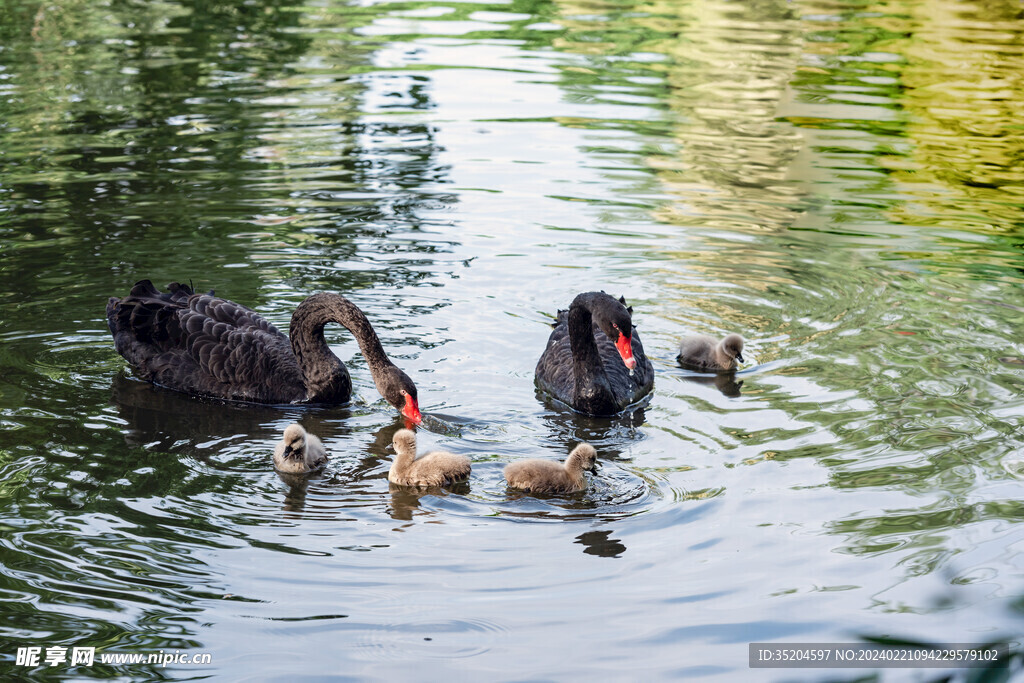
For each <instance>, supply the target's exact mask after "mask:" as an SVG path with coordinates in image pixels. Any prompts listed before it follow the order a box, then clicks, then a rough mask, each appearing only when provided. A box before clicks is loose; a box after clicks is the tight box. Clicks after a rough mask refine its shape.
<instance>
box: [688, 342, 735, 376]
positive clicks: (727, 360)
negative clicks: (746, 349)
mask: <svg viewBox="0 0 1024 683" xmlns="http://www.w3.org/2000/svg"><path fill="white" fill-rule="evenodd" d="M676 360H678V361H679V363H680V364H681V365H685V366H687V367H690V368H693V369H695V370H706V371H710V372H729V371H730V370H735V369H736V368H737V361H739V362H740V363H742V362H743V337H741V336H740V335H738V334H730V335H726V337H725V338H724V339H722V341H716V340H715V339H714V337H708V336H707V335H703V334H698V335H695V336H693V337H686V338H685V339H683V340H682V341H681V342H679V355H678V356H677V357H676Z"/></svg>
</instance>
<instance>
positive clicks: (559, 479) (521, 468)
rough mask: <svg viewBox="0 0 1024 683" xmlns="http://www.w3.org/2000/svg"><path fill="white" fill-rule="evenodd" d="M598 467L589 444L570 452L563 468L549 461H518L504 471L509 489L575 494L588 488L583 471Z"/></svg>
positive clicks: (561, 465)
mask: <svg viewBox="0 0 1024 683" xmlns="http://www.w3.org/2000/svg"><path fill="white" fill-rule="evenodd" d="M595 467H597V451H595V450H594V447H593V446H591V445H590V444H589V443H581V444H580V445H579V446H577V447H576V448H574V449H573V451H572V453H570V454H569V457H568V458H566V460H565V464H562V463H560V462H552V461H550V460H521V461H519V462H514V463H512V464H511V465H507V466H506V467H505V480H506V481H508V485H509V486H511V487H512V488H516V489H522V490H524V491H528V492H530V493H576V492H577V491H582V490H583V489H585V488H586V487H587V482H586V480H585V479H584V477H583V471H584V470H589V471H593V470H594V468H595Z"/></svg>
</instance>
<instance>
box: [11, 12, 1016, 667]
mask: <svg viewBox="0 0 1024 683" xmlns="http://www.w3.org/2000/svg"><path fill="white" fill-rule="evenodd" d="M0 34H2V37H3V39H2V41H0V339H2V344H0V425H2V431H0V529H2V532H0V601H2V605H3V607H2V609H0V672H6V673H4V674H3V675H4V677H5V678H8V679H9V678H10V677H11V676H12V675H16V676H28V675H29V669H27V668H25V667H23V666H22V667H19V666H18V665H17V663H16V661H15V652H16V650H17V648H19V647H28V646H36V647H42V648H44V654H45V653H46V652H45V649H46V648H49V647H56V646H64V647H68V648H73V647H79V646H91V647H96V648H98V652H121V653H151V652H175V651H180V652H183V653H188V654H197V653H210V655H211V658H212V663H210V664H206V665H199V666H187V665H184V664H178V665H172V666H168V667H166V668H161V667H158V666H154V665H147V664H100V663H99V661H98V657H97V661H96V663H95V664H94V665H93V666H86V665H82V664H80V665H76V666H71V665H70V664H60V665H57V666H54V667H50V668H48V670H47V672H46V673H44V672H43V669H38V670H36V675H40V676H43V675H49V676H54V677H61V676H75V677H78V678H88V677H101V676H102V677H116V676H120V677H125V678H135V677H137V678H175V679H186V678H203V677H209V676H218V677H224V678H227V679H230V680H245V679H248V680H275V679H276V680H292V679H294V678H295V677H298V676H329V675H330V676H338V677H350V678H352V679H359V680H399V679H412V678H427V679H431V680H442V679H444V678H446V677H456V678H459V679H473V680H538V679H545V680H584V679H594V678H595V677H598V678H599V680H629V679H636V678H638V677H641V676H643V677H648V678H653V679H669V678H694V679H707V680H722V681H741V680H752V679H753V680H758V679H760V680H777V679H779V678H787V679H788V680H823V679H824V678H825V677H830V680H836V679H838V680H853V679H854V678H855V677H857V676H858V675H862V674H857V672H852V671H851V672H839V671H832V672H825V671H820V670H819V671H808V670H804V671H798V670H788V671H778V670H776V671H767V670H751V669H749V668H748V660H747V647H748V643H750V642H755V641H756V642H760V641H776V642H844V643H855V642H859V641H860V640H861V639H862V638H865V637H871V636H890V637H896V638H912V639H927V640H933V641H945V642H968V643H975V642H987V641H990V640H994V639H997V638H1002V637H1008V638H1017V637H1018V636H1019V635H1020V634H1021V633H1024V619H1022V618H1021V612H1020V599H1019V596H1020V595H1021V593H1022V587H1024V581H1022V579H1021V574H1022V571H1024V502H1022V499H1024V484H1022V482H1021V477H1022V476H1024V431H1022V426H1024V390H1022V389H1024V338H1022V334H1021V330H1022V327H1024V213H1022V211H1021V208H1022V205H1024V128H1022V124H1021V121H1022V120H1024V81H1022V76H1021V74H1024V16H1022V13H1021V6H1020V4H1019V3H1018V2H1016V1H1010V0H993V1H991V2H984V3H962V2H953V1H951V0H929V1H927V2H926V1H924V0H905V1H902V2H879V3H867V2H859V1H857V2H824V1H820V2H819V1H817V0H806V1H805V0H796V1H794V2H782V1H775V0H763V1H758V2H742V3H741V2H720V1H716V0H708V1H695V2H669V1H659V0H649V1H647V2H642V1H639V0H512V1H510V2H505V3H501V2H491V3H482V2H462V1H451V0H438V1H437V2H372V1H370V0H362V1H358V2H356V1H353V2H348V3H343V2H332V1H330V0H317V1H316V2H310V3H306V4H299V5H294V4H289V3H281V2H276V1H274V0H266V1H263V0H252V1H250V2H245V3H221V2H208V1H204V2H196V1H194V0H167V1H164V2H154V3H130V2H121V1H119V0H106V1H101V2H95V1H93V0H88V1H86V0H57V1H56V2H53V3H30V2H27V0H14V2H10V3H7V4H5V5H4V7H3V8H2V9H0ZM143 278H149V279H152V280H153V281H154V282H155V283H157V284H158V285H160V286H163V285H165V284H167V283H169V282H172V281H182V282H189V281H191V282H192V283H194V285H195V286H196V288H197V289H203V290H206V289H215V290H216V291H217V293H218V294H219V295H221V296H224V297H227V298H229V299H232V300H235V301H238V302H240V303H243V304H245V305H247V306H250V307H252V308H255V309H256V310H258V311H260V312H262V313H263V314H264V315H265V316H266V317H267V318H268V319H270V320H271V321H272V322H273V323H275V324H276V325H278V326H279V327H280V328H281V329H282V330H286V329H287V327H288V321H289V318H290V315H291V311H292V310H293V309H294V307H295V306H296V305H297V304H298V303H299V302H300V301H301V300H302V299H303V298H304V297H306V296H307V295H309V294H311V293H313V292H317V291H337V292H341V293H343V294H344V295H346V296H348V297H349V298H351V299H352V300H353V301H354V302H356V303H357V304H358V305H359V306H360V307H361V308H362V309H363V310H364V311H365V312H366V314H367V316H368V317H369V319H370V320H371V321H372V322H373V324H374V325H375V327H376V329H377V332H378V334H379V335H380V337H381V339H382V342H383V344H384V346H385V348H386V349H387V350H388V352H389V353H390V355H391V356H392V358H393V359H394V360H395V362H396V363H397V364H398V365H399V366H401V367H402V368H403V369H404V370H405V371H406V372H407V373H408V374H409V375H410V377H412V379H413V380H414V381H415V383H416V384H417V386H418V388H419V393H420V401H421V407H422V408H423V410H424V412H425V413H427V415H428V417H427V419H426V420H425V422H424V425H423V427H422V428H421V429H420V431H419V439H420V445H421V448H422V449H427V448H437V447H440V448H445V449H448V450H452V451H455V452H459V453H466V454H470V455H471V456H472V458H473V475H472V478H471V479H470V481H469V483H468V485H463V486H461V487H456V488H454V489H452V490H448V491H432V492H426V493H423V492H414V491H407V490H400V489H397V488H392V487H389V484H388V482H387V479H386V475H387V470H388V467H389V466H390V462H391V458H392V457H393V454H392V452H391V451H390V450H388V449H387V448H386V446H387V444H389V443H390V440H391V436H392V434H393V433H394V431H395V430H396V429H398V428H399V427H400V426H401V422H400V418H399V416H398V415H397V414H396V413H395V412H394V411H393V410H391V409H390V407H389V406H387V404H386V403H384V401H383V400H382V399H381V398H380V396H379V395H378V394H377V392H376V390H375V389H374V386H373V383H372V381H371V379H370V376H369V372H368V370H367V367H366V364H365V361H364V360H363V358H362V357H361V356H360V355H359V353H358V348H357V346H356V344H355V343H354V341H353V340H352V339H351V337H350V336H349V335H348V333H347V332H346V331H345V330H344V329H342V328H340V327H338V326H333V327H330V328H328V341H329V343H330V344H331V345H332V348H333V349H334V350H335V352H336V353H337V354H338V355H339V356H340V357H341V358H342V359H343V360H344V361H345V362H346V364H347V365H348V367H349V368H350V370H351V373H352V376H353V381H354V383H355V394H356V395H355V398H354V400H353V402H352V403H351V405H349V406H346V407H340V408H329V409H326V408H302V407H278V408H273V407H252V406H243V405H225V404H220V403H216V402H210V401H198V400H192V399H190V398H188V397H187V396H184V395H180V394H177V393H174V392H171V391H167V390H163V389H158V388H154V387H152V386H150V385H148V384H146V383H144V382H141V381H140V380H138V379H137V378H136V377H135V376H134V375H133V373H132V372H131V371H130V370H129V369H128V368H127V364H126V363H125V362H124V360H123V359H122V358H121V357H120V356H118V355H117V353H116V352H115V351H114V348H113V343H112V340H111V338H110V334H109V332H108V331H107V328H106V321H105V318H104V307H105V304H106V300H107V297H109V296H114V295H116V296H121V295H124V294H126V293H127V291H128V289H129V288H130V287H131V285H132V284H133V283H134V282H135V281H136V280H139V279H143ZM600 289H603V290H606V291H608V292H609V293H613V294H615V295H616V296H618V295H624V296H625V297H626V298H627V299H628V300H629V302H630V304H632V306H633V307H634V321H635V322H636V324H637V326H638V329H639V330H640V333H641V334H642V337H643V341H644V345H645V348H646V349H647V351H648V354H649V355H650V356H651V357H652V360H653V362H654V366H655V370H656V379H655V388H654V394H653V396H652V398H651V400H650V401H649V403H648V404H646V405H645V406H642V407H640V408H639V409H636V410H634V411H632V412H629V413H627V414H624V415H622V416H620V417H617V418H614V419H600V418H585V417H581V416H578V415H576V414H574V413H572V412H571V411H569V410H567V409H565V408H564V407H561V406H559V405H557V404H553V403H551V402H549V401H545V400H544V399H543V397H542V396H539V395H538V393H537V392H536V389H535V386H534V381H533V370H534V366H535V364H536V362H537V359H538V357H539V356H540V353H541V351H542V350H543V348H544V344H545V341H546V339H547V336H548V334H549V332H550V327H549V325H550V322H551V320H552V317H553V316H554V315H555V313H556V311H557V310H558V309H559V308H565V307H566V306H567V305H568V303H569V302H570V301H571V300H572V298H573V297H574V296H575V295H576V294H577V293H579V292H584V291H592V290H600ZM729 331H735V332H738V333H740V334H742V335H743V336H744V337H745V338H746V339H747V340H748V342H747V350H746V351H745V355H746V356H747V363H746V365H745V366H744V367H743V369H742V370H741V371H740V372H739V373H738V374H736V376H735V377H731V378H730V377H720V378H716V377H714V376H711V375H701V374H698V373H693V372H690V371H686V370H683V369H681V368H679V367H678V366H677V365H676V363H675V361H674V348H675V346H676V345H677V344H678V340H679V339H680V337H682V336H683V335H685V334H688V333H694V332H699V333H707V334H714V335H721V334H724V333H726V332H729ZM292 421H299V422H301V423H302V424H304V425H305V426H306V427H307V428H308V429H310V430H311V431H313V432H314V433H316V434H318V435H319V436H320V438H321V439H322V440H323V442H324V443H325V445H326V446H327V448H328V450H329V453H330V463H329V465H328V467H327V468H326V470H325V471H324V472H323V473H322V474H320V475H318V476H313V477H311V478H309V479H308V480H306V481H302V482H297V483H296V482H287V481H284V480H283V479H282V478H281V477H279V476H278V475H277V474H275V472H274V471H273V469H272V466H271V458H270V456H271V452H272V449H273V445H274V443H275V442H276V440H277V439H278V438H280V433H281V431H282V430H283V428H284V427H285V426H286V425H287V424H289V423H290V422H292ZM580 441H588V442H590V443H592V444H594V445H595V446H596V448H597V450H598V454H599V460H600V462H601V464H602V468H601V469H600V470H599V472H598V473H597V475H596V476H593V477H591V479H590V481H591V486H590V488H589V489H588V490H587V491H586V492H585V493H582V494H578V495H574V496H562V497H558V496H555V497H531V496H526V495H522V494H517V493H515V492H511V491H508V490H506V487H505V484H504V480H503V479H502V473H501V472H502V467H503V465H504V464H505V463H508V462H512V461H516V460H518V459H522V458H527V457H545V458H551V459H561V458H563V457H564V456H565V454H566V453H568V451H569V449H570V448H571V447H572V446H574V445H575V444H576V443H578V442H580ZM876 675H877V676H878V677H879V678H881V679H883V680H908V679H914V680H931V679H932V678H934V676H936V675H938V672H935V671H933V672H930V673H929V672H921V671H918V672H909V671H907V670H889V671H882V672H877V674H876Z"/></svg>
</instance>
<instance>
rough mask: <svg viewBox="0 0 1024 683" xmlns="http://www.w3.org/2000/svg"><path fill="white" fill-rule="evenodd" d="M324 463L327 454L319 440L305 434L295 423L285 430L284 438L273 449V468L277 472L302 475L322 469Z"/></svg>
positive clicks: (300, 426)
mask: <svg viewBox="0 0 1024 683" xmlns="http://www.w3.org/2000/svg"><path fill="white" fill-rule="evenodd" d="M326 462H327V452H326V451H324V445H323V444H322V443H320V439H318V438H316V437H315V436H313V435H312V434H307V433H306V430H305V429H303V428H302V425H300V424H299V423H297V422H293V423H292V424H290V425H288V426H287V427H286V428H285V430H284V438H283V439H281V441H279V442H278V444H277V447H276V448H275V449H274V468H275V469H277V470H278V471H279V472H287V473H289V474H303V473H305V472H312V471H313V470H315V469H319V468H320V467H323V466H324V464H325V463H326Z"/></svg>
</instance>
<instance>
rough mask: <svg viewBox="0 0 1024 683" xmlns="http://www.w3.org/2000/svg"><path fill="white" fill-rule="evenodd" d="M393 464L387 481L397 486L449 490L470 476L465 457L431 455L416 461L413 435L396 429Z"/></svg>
mask: <svg viewBox="0 0 1024 683" xmlns="http://www.w3.org/2000/svg"><path fill="white" fill-rule="evenodd" d="M392 443H393V444H394V446H395V453H396V454H397V455H395V462H394V463H392V464H391V469H390V470H388V481H390V482H391V483H392V484H398V485H400V486H448V485H449V484H454V483H455V482H457V481H461V480H463V479H465V478H467V477H468V476H469V471H470V469H471V467H472V466H471V464H470V460H469V458H467V457H466V456H464V455H456V454H455V453H449V452H448V451H432V452H430V453H425V454H423V455H421V456H420V457H418V458H417V457H416V435H415V434H414V433H413V432H412V430H410V429H399V430H398V431H397V432H395V436H394V438H393V439H392Z"/></svg>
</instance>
